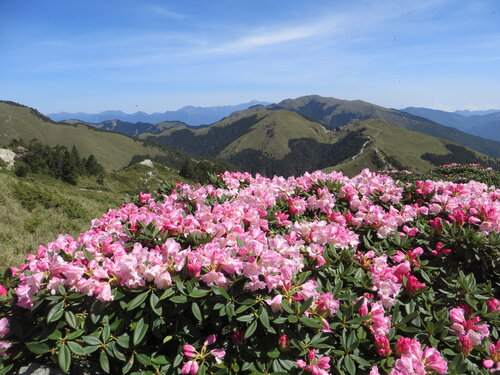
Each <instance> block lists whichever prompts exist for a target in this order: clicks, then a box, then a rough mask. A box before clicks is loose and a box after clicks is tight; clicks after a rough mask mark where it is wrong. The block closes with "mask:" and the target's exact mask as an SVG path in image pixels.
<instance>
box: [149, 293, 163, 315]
mask: <svg viewBox="0 0 500 375" xmlns="http://www.w3.org/2000/svg"><path fill="white" fill-rule="evenodd" d="M149 305H150V306H151V310H153V312H154V313H155V314H156V315H158V316H161V315H162V312H163V309H162V307H161V305H160V297H158V296H157V295H156V293H151V296H150V297H149Z"/></svg>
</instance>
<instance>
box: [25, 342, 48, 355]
mask: <svg viewBox="0 0 500 375" xmlns="http://www.w3.org/2000/svg"><path fill="white" fill-rule="evenodd" d="M26 346H27V347H28V349H29V351H31V352H33V353H35V354H45V353H47V352H49V351H50V348H49V346H48V345H47V344H45V343H43V342H28V343H27V344H26Z"/></svg>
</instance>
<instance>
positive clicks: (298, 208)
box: [0, 170, 500, 375]
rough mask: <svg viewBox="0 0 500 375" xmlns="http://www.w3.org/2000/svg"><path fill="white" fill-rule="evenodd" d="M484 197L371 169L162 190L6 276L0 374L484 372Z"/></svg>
mask: <svg viewBox="0 0 500 375" xmlns="http://www.w3.org/2000/svg"><path fill="white" fill-rule="evenodd" d="M499 197H500V190H498V189H495V188H494V187H488V186H487V185H485V184H482V183H478V182H474V181H471V182H469V183H466V184H454V183H447V182H442V181H430V180H428V181H417V182H415V183H408V184H403V183H399V182H395V181H394V180H392V179H391V178H390V177H388V176H387V175H377V174H375V173H371V172H369V171H368V170H365V171H363V172H362V173H361V174H359V175H358V176H355V177H354V178H347V177H344V176H343V175H342V174H340V173H330V174H325V173H322V172H314V173H311V174H309V173H306V174H305V175H303V176H301V177H296V178H288V179H284V178H280V177H275V178H273V179H268V178H264V177H261V176H258V175H257V176H256V177H252V176H251V175H249V174H247V173H229V172H226V173H224V174H222V175H220V176H218V177H216V178H213V179H212V183H211V184H210V185H207V186H196V187H193V186H189V185H186V184H177V185H175V186H167V185H164V186H163V187H162V189H161V190H160V193H158V194H154V195H151V194H141V195H139V196H138V197H137V198H136V199H135V200H134V201H133V202H130V203H127V204H124V205H123V206H122V207H121V208H120V209H119V210H110V211H109V212H108V213H107V214H104V215H103V216H102V217H100V218H98V219H95V220H94V221H93V222H92V227H91V229H90V230H89V231H87V232H85V233H82V234H81V235H80V236H79V237H78V238H77V239H73V238H71V237H70V236H60V237H59V238H58V239H57V240H56V241H54V242H51V243H49V244H48V245H47V246H40V247H39V249H38V251H37V253H36V254H33V255H30V256H28V258H27V260H26V262H25V264H23V265H21V266H20V267H19V268H13V269H11V270H9V271H7V272H6V275H5V279H4V286H5V287H6V289H4V290H3V291H2V293H3V294H5V295H4V296H3V297H0V299H1V300H0V315H1V320H0V337H1V340H2V341H1V343H0V352H1V358H2V359H1V361H2V365H1V366H2V369H3V371H4V372H7V371H10V370H14V369H16V368H18V367H19V366H20V365H22V364H23V363H27V362H33V361H34V362H39V363H56V364H57V365H58V366H59V367H60V368H61V369H62V370H63V371H65V372H68V371H69V370H70V369H71V366H72V365H75V364H78V363H86V364H88V363H90V364H91V366H94V367H95V368H100V369H101V370H103V371H105V372H110V373H149V374H160V373H164V374H179V373H182V374H200V375H201V374H214V373H217V374H236V373H261V374H262V373H264V374H268V373H283V374H287V373H304V374H314V375H317V374H330V373H331V374H350V375H354V374H392V375H398V374H422V375H424V374H448V373H449V374H487V373H490V372H494V371H495V370H498V369H500V342H499V341H498V340H499V310H500V307H499V303H498V300H497V299H496V298H497V297H498V295H497V294H496V293H498V288H499V280H500V277H499V276H500V270H499V268H498V262H497V261H498V258H499V255H500V250H499V247H500V244H499V238H500V237H499V229H500V202H499ZM47 220H50V218H47Z"/></svg>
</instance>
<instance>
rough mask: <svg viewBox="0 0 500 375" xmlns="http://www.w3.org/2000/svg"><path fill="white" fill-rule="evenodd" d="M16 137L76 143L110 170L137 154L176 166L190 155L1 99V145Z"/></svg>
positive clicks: (49, 142) (55, 143) (84, 152)
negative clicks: (63, 121)
mask: <svg viewBox="0 0 500 375" xmlns="http://www.w3.org/2000/svg"><path fill="white" fill-rule="evenodd" d="M16 138H22V139H24V140H26V141H30V140H31V139H33V138H36V139H38V140H39V141H40V142H41V143H43V144H48V145H51V146H54V145H64V146H67V147H68V148H71V147H72V146H76V148H77V149H78V151H79V152H80V155H82V156H89V155H90V154H93V155H94V156H95V157H96V159H97V160H98V161H99V162H100V163H101V164H102V165H103V166H104V167H105V168H106V169H107V170H118V169H121V168H123V167H125V166H127V165H129V163H130V162H131V161H132V160H133V157H134V156H135V155H137V156H140V155H141V156H144V157H146V156H148V157H149V158H152V159H156V160H161V161H162V162H163V163H164V164H166V165H170V166H174V167H177V168H178V167H180V166H181V165H182V163H183V162H184V161H185V160H186V159H187V158H189V156H188V155H186V154H185V153H183V152H181V151H179V150H174V149H167V148H164V147H159V146H156V145H152V144H145V143H144V142H143V141H139V140H136V139H133V138H130V137H128V136H125V135H122V134H117V133H111V132H104V131H99V130H97V129H95V128H92V127H89V126H86V125H83V124H76V125H70V124H61V123H55V122H53V121H51V120H50V119H49V118H47V117H45V116H43V115H42V114H40V113H39V112H37V111H36V110H34V109H32V108H29V107H25V106H22V105H19V104H16V103H11V102H0V146H4V145H7V144H9V143H10V142H11V141H12V140H13V139H16Z"/></svg>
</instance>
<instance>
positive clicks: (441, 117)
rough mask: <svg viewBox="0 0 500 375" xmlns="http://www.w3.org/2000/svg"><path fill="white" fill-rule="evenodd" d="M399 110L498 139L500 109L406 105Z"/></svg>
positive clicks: (481, 135) (470, 132)
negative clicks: (453, 108) (475, 109)
mask: <svg viewBox="0 0 500 375" xmlns="http://www.w3.org/2000/svg"><path fill="white" fill-rule="evenodd" d="M401 111H403V112H407V113H411V114H412V115H415V116H420V117H424V118H426V119H429V120H431V121H434V122H437V123H439V124H443V125H446V126H451V127H453V128H456V129H459V130H461V131H463V132H466V133H469V134H474V135H478V136H480V137H484V138H489V139H493V140H495V141H500V110H498V111H495V110H490V111H455V112H446V111H440V110H436V109H429V108H421V107H407V108H404V109H402V110H401Z"/></svg>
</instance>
